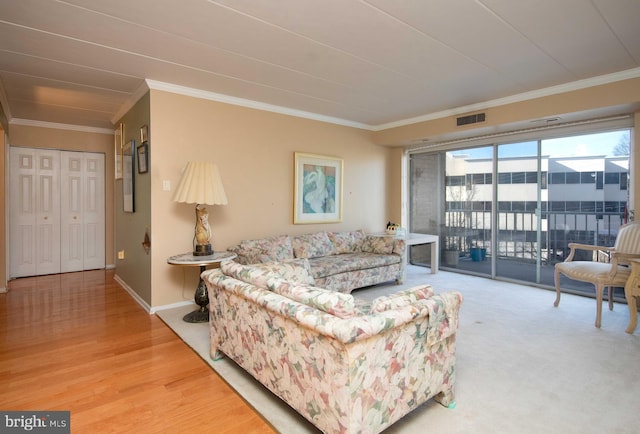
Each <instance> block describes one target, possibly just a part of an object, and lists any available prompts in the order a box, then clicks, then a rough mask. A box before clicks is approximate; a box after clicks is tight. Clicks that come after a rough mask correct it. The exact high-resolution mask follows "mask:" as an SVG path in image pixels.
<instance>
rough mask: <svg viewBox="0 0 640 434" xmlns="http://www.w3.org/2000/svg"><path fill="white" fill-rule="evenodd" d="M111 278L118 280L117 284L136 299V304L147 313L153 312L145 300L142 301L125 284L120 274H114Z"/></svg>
mask: <svg viewBox="0 0 640 434" xmlns="http://www.w3.org/2000/svg"><path fill="white" fill-rule="evenodd" d="M113 280H115V281H116V282H118V284H119V285H120V286H121V287H122V289H124V290H125V291H127V292H128V293H129V295H130V296H131V297H133V299H134V300H135V301H137V302H138V304H139V305H140V306H142V308H143V309H144V310H146V311H147V313H149V314H151V313H153V312H151V306H149V304H148V303H147V302H146V301H144V300H143V299H142V297H140V296H139V295H138V294H137V293H136V292H135V291H134V290H133V289H132V288H131V287H130V286H129V285H127V284H126V283H125V281H124V280H122V279H121V278H120V276H118V275H117V274H116V275H115V276H113Z"/></svg>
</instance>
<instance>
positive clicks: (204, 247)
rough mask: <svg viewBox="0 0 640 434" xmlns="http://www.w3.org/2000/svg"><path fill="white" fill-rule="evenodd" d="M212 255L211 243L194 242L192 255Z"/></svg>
mask: <svg viewBox="0 0 640 434" xmlns="http://www.w3.org/2000/svg"><path fill="white" fill-rule="evenodd" d="M210 255H213V249H212V248H211V244H196V245H195V246H194V249H193V256H210Z"/></svg>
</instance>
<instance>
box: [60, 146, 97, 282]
mask: <svg viewBox="0 0 640 434" xmlns="http://www.w3.org/2000/svg"><path fill="white" fill-rule="evenodd" d="M61 160H62V161H61V166H62V169H61V185H62V189H61V202H60V204H61V205H60V210H61V211H60V219H61V222H62V236H61V246H60V251H61V266H60V268H61V271H62V272H70V271H81V270H91V269H96V268H104V266H105V253H104V249H105V215H104V214H105V204H104V201H105V192H104V182H105V181H104V154H93V153H85V152H70V151H63V152H62V157H61Z"/></svg>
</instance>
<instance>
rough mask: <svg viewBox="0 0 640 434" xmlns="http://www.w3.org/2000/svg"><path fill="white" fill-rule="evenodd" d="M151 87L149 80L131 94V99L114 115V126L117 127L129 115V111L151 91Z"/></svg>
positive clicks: (112, 120)
mask: <svg viewBox="0 0 640 434" xmlns="http://www.w3.org/2000/svg"><path fill="white" fill-rule="evenodd" d="M149 89H150V87H149V85H148V84H147V80H144V81H143V82H142V84H141V85H140V86H138V88H137V89H136V90H135V91H134V92H133V93H132V94H131V96H130V97H129V98H127V100H126V101H125V102H124V104H122V106H121V107H120V109H119V110H118V111H117V112H116V113H115V114H114V115H113V117H112V118H111V123H112V124H113V125H117V124H118V121H119V120H120V119H122V117H123V116H124V115H125V114H127V112H128V111H129V110H131V108H132V107H133V106H134V105H135V104H136V103H137V102H138V100H140V98H142V97H143V96H144V95H145V94H146V93H147V91H149Z"/></svg>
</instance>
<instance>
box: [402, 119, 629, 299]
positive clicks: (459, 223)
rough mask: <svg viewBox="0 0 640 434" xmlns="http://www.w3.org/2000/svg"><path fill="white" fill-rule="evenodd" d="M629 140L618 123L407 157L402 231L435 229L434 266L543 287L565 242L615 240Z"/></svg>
mask: <svg viewBox="0 0 640 434" xmlns="http://www.w3.org/2000/svg"><path fill="white" fill-rule="evenodd" d="M629 137H630V131H629V130H628V129H627V130H620V131H613V132H604V133H598V134H588V135H579V136H570V137H562V138H554V139H541V140H531V141H521V142H514V143H506V144H496V145H491V146H482V147H476V148H467V149H460V150H449V151H442V152H436V153H429V154H414V155H411V177H410V179H411V186H410V194H411V209H410V225H411V230H412V231H413V232H421V233H431V234H438V235H439V236H440V239H441V267H442V268H446V269H450V270H458V271H464V272H468V273H473V274H479V275H487V276H491V277H497V278H504V279H513V280H519V281H526V282H530V283H534V284H540V285H545V286H552V285H553V267H554V265H555V264H556V263H557V262H558V261H563V260H564V259H565V258H566V256H567V254H568V251H569V248H568V244H569V243H570V242H579V243H585V244H594V243H597V244H600V245H613V243H614V242H615V237H616V234H617V229H618V227H619V226H620V225H621V224H622V223H623V222H624V221H625V216H626V205H627V200H628V198H627V194H628V191H627V185H628V183H629ZM419 262H420V261H419ZM424 262H425V263H428V260H427V259H425V260H424ZM563 285H564V284H563ZM567 285H569V286H570V287H571V285H573V287H575V288H574V289H576V290H584V288H582V285H581V284H579V283H568V284H567ZM563 288H564V286H563Z"/></svg>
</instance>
